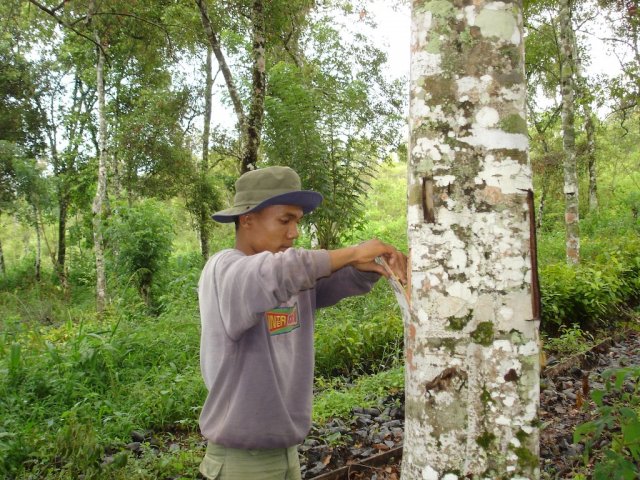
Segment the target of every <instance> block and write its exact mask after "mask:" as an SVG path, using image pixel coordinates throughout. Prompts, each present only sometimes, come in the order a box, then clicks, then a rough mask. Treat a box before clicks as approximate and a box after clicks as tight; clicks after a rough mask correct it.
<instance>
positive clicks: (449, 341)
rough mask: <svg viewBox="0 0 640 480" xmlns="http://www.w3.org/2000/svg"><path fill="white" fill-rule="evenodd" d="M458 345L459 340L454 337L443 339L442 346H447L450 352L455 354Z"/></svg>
mask: <svg viewBox="0 0 640 480" xmlns="http://www.w3.org/2000/svg"><path fill="white" fill-rule="evenodd" d="M457 345H458V342H457V341H456V340H455V339H454V338H444V339H442V346H443V347H445V348H446V349H447V351H448V352H449V353H450V354H454V353H455V352H456V346H457Z"/></svg>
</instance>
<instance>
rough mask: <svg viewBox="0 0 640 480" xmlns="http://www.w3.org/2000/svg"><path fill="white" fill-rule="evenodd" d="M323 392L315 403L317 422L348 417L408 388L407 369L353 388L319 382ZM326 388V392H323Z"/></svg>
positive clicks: (397, 369)
mask: <svg viewBox="0 0 640 480" xmlns="http://www.w3.org/2000/svg"><path fill="white" fill-rule="evenodd" d="M316 384H317V385H319V386H320V387H321V391H320V392H318V393H316V395H315V399H314V402H313V420H314V421H316V422H320V423H322V422H325V421H327V420H329V419H330V418H332V417H343V418H344V417H348V416H349V415H350V414H351V409H352V408H353V407H354V406H360V407H370V406H374V405H377V403H378V401H379V399H380V398H381V397H385V396H387V395H389V394H393V393H397V392H398V391H400V390H402V389H403V388H404V367H402V366H395V367H393V368H390V369H388V370H386V371H384V372H380V373H377V374H374V375H364V376H361V377H359V378H358V379H357V380H356V381H355V382H354V383H353V384H351V383H346V382H341V381H333V382H330V383H329V384H327V383H326V382H323V381H322V380H320V381H316ZM322 387H324V388H322Z"/></svg>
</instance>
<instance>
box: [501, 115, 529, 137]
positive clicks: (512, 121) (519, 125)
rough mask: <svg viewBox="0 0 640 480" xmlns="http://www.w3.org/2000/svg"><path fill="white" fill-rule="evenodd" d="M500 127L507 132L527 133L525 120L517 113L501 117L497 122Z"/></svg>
mask: <svg viewBox="0 0 640 480" xmlns="http://www.w3.org/2000/svg"><path fill="white" fill-rule="evenodd" d="M499 126H500V128H501V129H502V130H503V131H505V132H507V133H522V134H526V133H527V122H526V120H525V119H524V118H522V117H521V116H520V115H518V114H517V113H514V114H512V115H509V116H508V117H506V118H503V119H502V120H501V121H500V124H499Z"/></svg>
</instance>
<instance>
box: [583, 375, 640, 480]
mask: <svg viewBox="0 0 640 480" xmlns="http://www.w3.org/2000/svg"><path fill="white" fill-rule="evenodd" d="M602 375H603V377H604V379H605V388H604V389H603V390H594V391H593V392H592V393H591V398H592V400H593V401H594V403H595V404H596V408H597V415H596V417H595V419H594V420H592V421H590V422H586V423H583V424H582V425H579V426H578V427H576V430H575V432H574V435H573V441H574V443H578V442H584V444H585V451H584V461H585V464H587V465H589V464H590V463H591V462H592V459H591V454H592V453H593V450H594V447H595V446H596V444H597V443H598V442H599V441H600V440H602V439H605V445H606V446H605V447H604V448H601V453H602V456H601V458H599V459H598V461H597V462H596V464H595V467H594V470H593V478H594V479H595V480H608V479H610V478H615V479H620V480H633V479H637V478H640V367H637V366H635V367H627V368H620V369H612V370H606V371H605V372H604V373H603V374H602Z"/></svg>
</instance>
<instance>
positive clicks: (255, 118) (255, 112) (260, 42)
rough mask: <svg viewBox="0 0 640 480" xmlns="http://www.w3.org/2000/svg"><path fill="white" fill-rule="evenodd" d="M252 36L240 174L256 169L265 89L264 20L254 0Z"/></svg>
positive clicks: (261, 11) (258, 0)
mask: <svg viewBox="0 0 640 480" xmlns="http://www.w3.org/2000/svg"><path fill="white" fill-rule="evenodd" d="M251 21H252V36H253V49H252V53H253V65H252V69H251V70H252V85H251V88H252V95H251V107H250V109H249V118H248V119H247V143H246V145H245V151H244V155H243V158H242V173H244V172H247V171H249V170H252V169H254V168H256V164H257V161H258V150H259V149H260V136H261V134H262V122H263V119H264V96H265V88H266V59H265V41H266V33H265V18H264V5H263V2H262V0H254V2H253V8H252V9H251Z"/></svg>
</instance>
